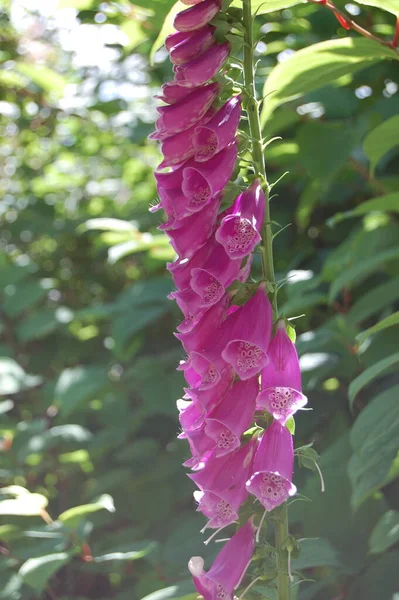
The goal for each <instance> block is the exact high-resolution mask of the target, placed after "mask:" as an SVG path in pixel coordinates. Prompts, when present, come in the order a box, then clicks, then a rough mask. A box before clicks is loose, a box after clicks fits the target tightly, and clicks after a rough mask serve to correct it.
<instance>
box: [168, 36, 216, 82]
mask: <svg viewBox="0 0 399 600" xmlns="http://www.w3.org/2000/svg"><path fill="white" fill-rule="evenodd" d="M214 31H215V28H214V27H212V26H211V25H205V27H202V28H201V29H196V30H195V31H189V32H187V33H183V34H182V32H180V31H178V32H176V33H172V34H171V35H170V36H169V38H172V37H173V36H175V39H174V40H170V39H169V43H170V42H171V41H172V42H176V43H174V45H173V46H172V47H171V48H170V54H169V56H170V60H171V61H172V63H174V64H175V65H183V64H185V63H187V62H189V61H192V60H193V59H196V58H197V57H199V56H200V55H201V54H203V53H204V52H205V51H206V50H208V48H210V46H212V44H213V42H214V41H215V38H214V36H213V32H214ZM180 36H184V37H183V38H182V37H180ZM178 37H179V38H180V39H179V41H177V38H178ZM167 41H168V39H167ZM209 79H211V77H210V78H209ZM176 81H178V79H176ZM204 83H205V81H204Z"/></svg>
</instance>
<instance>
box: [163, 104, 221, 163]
mask: <svg viewBox="0 0 399 600" xmlns="http://www.w3.org/2000/svg"><path fill="white" fill-rule="evenodd" d="M214 112H215V111H214V109H213V107H212V106H211V108H210V109H209V110H208V111H207V112H206V113H205V115H204V116H203V117H202V119H200V121H199V122H198V123H196V124H195V125H193V126H192V127H189V129H186V130H185V131H181V132H180V133H176V134H175V135H172V136H171V137H168V138H166V139H165V140H163V142H162V144H161V152H162V154H163V157H164V159H163V161H162V162H161V164H160V165H159V167H158V169H164V168H166V167H173V166H174V165H179V164H181V163H183V162H184V161H186V160H188V159H189V158H191V157H192V156H194V153H195V148H194V143H193V140H194V133H195V131H196V128H197V127H198V125H199V124H200V125H202V124H205V123H207V122H208V121H209V119H210V118H211V117H212V115H213V114H214Z"/></svg>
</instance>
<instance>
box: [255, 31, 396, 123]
mask: <svg viewBox="0 0 399 600" xmlns="http://www.w3.org/2000/svg"><path fill="white" fill-rule="evenodd" d="M387 58H391V59H397V58H398V55H397V54H396V52H395V51H394V50H391V49H390V48H386V47H383V46H381V45H380V44H378V43H377V42H374V41H373V40H369V39H366V38H360V37H359V38H350V37H347V38H341V39H336V40H329V41H327V42H319V43H318V44H313V45H311V46H309V47H307V48H303V49H302V50H298V51H297V52H295V54H293V55H292V56H291V57H289V58H287V60H284V61H283V62H281V63H279V64H278V65H277V66H276V67H275V68H274V69H273V70H272V72H271V73H270V75H269V77H268V78H267V79H266V83H265V86H264V88H263V96H266V95H268V97H267V99H266V100H265V102H264V104H263V109H262V115H261V119H262V123H265V122H266V121H267V120H268V119H270V118H271V116H272V114H273V112H274V110H275V109H276V108H277V107H278V106H280V104H282V103H284V102H287V101H288V100H292V99H294V98H298V97H300V96H302V95H303V94H305V93H307V92H310V91H312V90H316V89H318V88H321V87H323V86H325V85H327V84H330V83H334V82H336V81H337V79H339V78H340V77H341V76H342V75H347V74H350V73H355V72H356V71H359V70H360V69H363V68H364V67H367V66H370V65H372V64H375V63H376V62H379V61H381V60H384V59H387Z"/></svg>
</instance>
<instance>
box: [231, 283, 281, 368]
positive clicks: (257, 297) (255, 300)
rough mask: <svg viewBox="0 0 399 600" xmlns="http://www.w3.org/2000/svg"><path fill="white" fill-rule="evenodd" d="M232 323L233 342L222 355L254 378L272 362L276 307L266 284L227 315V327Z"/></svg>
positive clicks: (235, 366)
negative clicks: (271, 350)
mask: <svg viewBox="0 0 399 600" xmlns="http://www.w3.org/2000/svg"><path fill="white" fill-rule="evenodd" d="M229 323H230V341H229V342H228V344H227V345H226V347H225V348H224V350H223V352H222V357H223V359H224V360H225V361H226V362H228V363H230V364H231V365H232V367H233V368H234V370H235V372H236V373H237V375H238V376H239V378H240V379H250V378H251V377H253V376H254V375H257V374H258V373H259V372H260V370H261V369H262V368H263V367H265V366H266V365H267V363H268V362H269V357H268V353H267V352H268V347H269V343H270V334H271V329H272V307H271V304H270V302H269V300H268V298H267V296H266V293H265V290H264V289H263V287H262V286H260V287H259V288H258V289H257V291H256V293H255V294H254V295H253V296H252V298H251V299H250V300H248V302H246V304H244V305H243V306H240V308H239V309H238V310H236V311H235V312H234V313H233V314H232V315H231V316H230V317H228V318H227V320H226V321H225V324H226V326H227V327H228V326H229Z"/></svg>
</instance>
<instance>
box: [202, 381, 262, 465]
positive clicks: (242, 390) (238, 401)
mask: <svg viewBox="0 0 399 600" xmlns="http://www.w3.org/2000/svg"><path fill="white" fill-rule="evenodd" d="M258 391H259V384H258V380H257V378H256V377H253V378H252V379H248V380H247V381H237V383H235V384H234V386H233V387H232V389H231V390H230V392H229V393H228V394H227V395H226V396H225V398H224V399H223V400H222V402H221V403H220V404H219V405H218V406H217V407H216V408H215V409H214V410H213V411H212V412H211V413H210V414H209V415H208V417H207V419H206V425H205V432H206V434H207V435H208V436H209V437H211V438H213V439H214V440H215V442H216V450H215V456H223V454H228V453H229V452H231V451H232V450H235V449H236V448H239V446H240V438H241V436H242V434H243V433H244V431H246V430H247V429H248V427H249V425H250V424H251V422H252V420H253V417H254V412H255V400H256V396H257V395H258Z"/></svg>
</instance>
